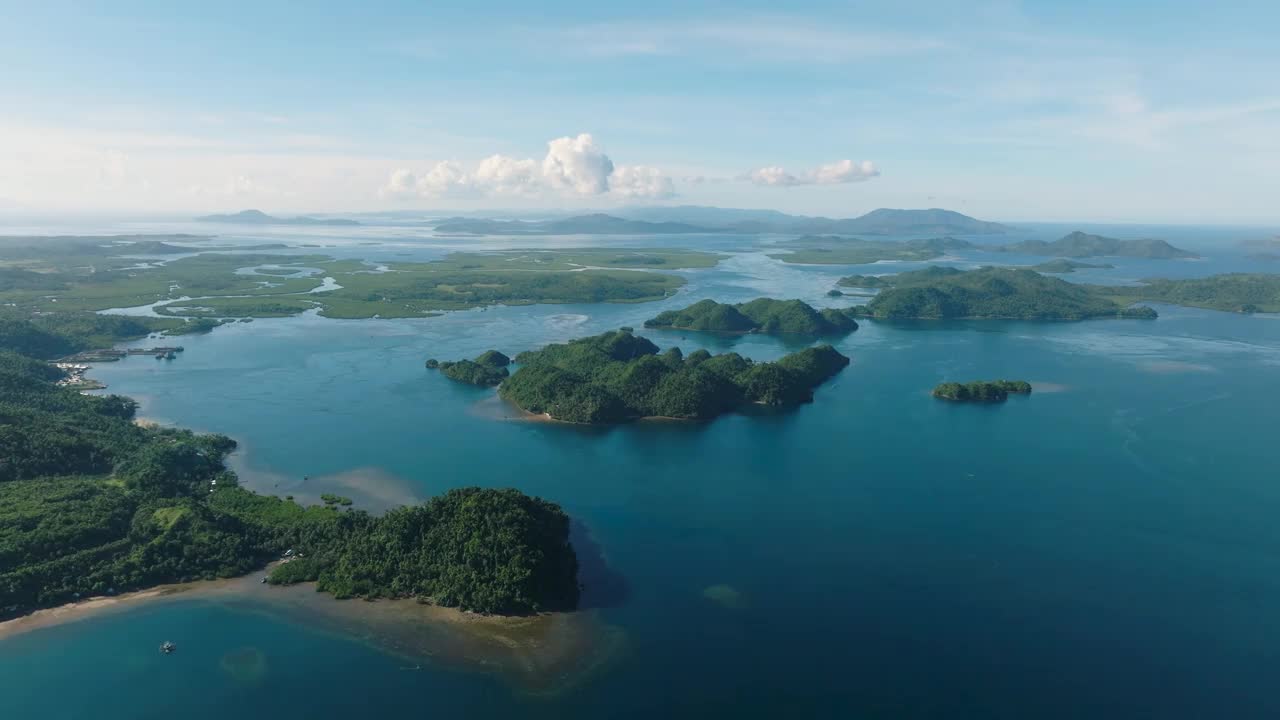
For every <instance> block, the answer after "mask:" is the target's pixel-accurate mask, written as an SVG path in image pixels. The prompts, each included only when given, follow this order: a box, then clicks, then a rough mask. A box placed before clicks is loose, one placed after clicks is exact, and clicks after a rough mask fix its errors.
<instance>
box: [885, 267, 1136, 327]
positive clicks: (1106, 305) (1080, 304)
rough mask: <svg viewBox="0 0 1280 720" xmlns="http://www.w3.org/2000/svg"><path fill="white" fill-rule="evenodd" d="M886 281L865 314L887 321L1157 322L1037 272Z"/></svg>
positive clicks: (930, 273)
mask: <svg viewBox="0 0 1280 720" xmlns="http://www.w3.org/2000/svg"><path fill="white" fill-rule="evenodd" d="M882 282H883V283H884V284H885V285H888V287H887V288H886V289H884V290H881V291H880V292H879V293H878V294H877V295H876V296H875V297H874V298H872V300H871V302H869V303H867V305H866V306H865V307H864V308H862V309H861V310H860V311H861V313H862V314H864V315H867V316H870V317H875V318H886V319H906V318H929V319H945V318H988V319H997V318H1003V319H1021V320H1084V319H1087V318H1096V317H1129V318H1154V317H1155V316H1156V312H1155V311H1154V310H1152V309H1151V308H1147V307H1136V308H1128V307H1125V306H1123V305H1121V304H1120V303H1117V302H1116V301H1115V300H1112V299H1111V298H1108V297H1106V296H1105V295H1103V294H1101V293H1099V292H1098V291H1097V290H1095V289H1093V288H1090V287H1088V286H1084V285H1076V284H1073V283H1070V282H1067V281H1066V280H1062V279H1060V278H1055V277H1047V276H1045V275H1041V274H1040V273H1038V272H1036V271H1034V270H1028V269H1014V268H997V267H985V268H981V269H978V270H970V271H967V272H965V271H960V270H955V269H954V268H945V269H943V268H938V269H928V270H920V271H917V272H914V273H903V274H902V275H899V276H894V277H892V278H884V279H882Z"/></svg>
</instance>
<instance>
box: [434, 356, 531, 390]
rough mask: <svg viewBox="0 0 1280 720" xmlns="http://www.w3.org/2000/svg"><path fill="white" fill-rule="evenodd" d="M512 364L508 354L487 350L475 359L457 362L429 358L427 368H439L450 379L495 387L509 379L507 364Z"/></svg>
mask: <svg viewBox="0 0 1280 720" xmlns="http://www.w3.org/2000/svg"><path fill="white" fill-rule="evenodd" d="M510 364H511V358H509V357H507V356H506V355H503V354H502V353H500V352H498V351H497V350H486V351H485V352H483V353H481V354H480V356H479V357H477V358H476V359H475V360H459V361H457V362H449V361H445V362H440V361H438V360H435V359H431V360H427V369H429V370H435V369H437V368H438V369H439V370H440V372H441V373H442V374H443V375H444V376H445V377H447V378H449V379H450V380H456V381H458V382H461V383H467V384H468V385H478V386H480V387H494V386H496V385H499V384H501V383H502V381H503V380H506V379H507V375H508V374H509V372H508V371H507V366H508V365H510Z"/></svg>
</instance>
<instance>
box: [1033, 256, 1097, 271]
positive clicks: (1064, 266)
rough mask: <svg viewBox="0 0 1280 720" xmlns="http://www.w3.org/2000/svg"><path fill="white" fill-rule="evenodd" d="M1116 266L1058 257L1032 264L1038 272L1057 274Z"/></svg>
mask: <svg viewBox="0 0 1280 720" xmlns="http://www.w3.org/2000/svg"><path fill="white" fill-rule="evenodd" d="M1114 267H1115V265H1109V264H1107V263H1098V264H1093V263H1083V262H1077V261H1075V260H1067V259H1065V258H1058V259H1057V260H1050V261H1048V262H1042V263H1040V264H1039V265H1032V266H1031V269H1032V270H1035V271H1036V272H1042V273H1052V274H1055V275H1065V274H1066V273H1073V272H1075V271H1076V270H1094V269H1096V270H1110V269H1112V268H1114Z"/></svg>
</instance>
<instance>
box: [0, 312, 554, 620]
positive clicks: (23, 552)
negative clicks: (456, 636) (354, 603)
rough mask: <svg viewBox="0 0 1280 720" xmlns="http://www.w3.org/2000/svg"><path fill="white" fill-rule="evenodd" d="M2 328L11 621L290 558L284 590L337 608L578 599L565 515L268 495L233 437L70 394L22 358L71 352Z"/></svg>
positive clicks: (513, 507) (522, 504)
mask: <svg viewBox="0 0 1280 720" xmlns="http://www.w3.org/2000/svg"><path fill="white" fill-rule="evenodd" d="M69 326H75V324H74V323H71V324H70V325H69ZM4 327H5V328H6V334H5V335H3V336H0V342H2V343H3V344H0V347H3V348H6V349H0V618H4V617H12V616H16V615H21V614H24V613H27V612H30V611H32V610H34V609H37V608H40V607H47V606H51V605H57V604H61V603H65V602H69V601H73V600H76V599H79V598H83V597H88V596H91V595H101V594H113V593H120V592H125V591H128V590H136V589H140V588H145V587H149V586H153V585H157V584H161V583H167V582H181V581H188V580H200V579H213V578H219V577H231V576H235V575H241V574H244V573H247V572H250V571H252V570H254V569H256V568H260V567H262V566H263V565H264V564H266V563H267V561H269V560H271V559H273V558H277V557H280V556H281V554H282V553H284V552H285V551H286V550H290V549H292V550H294V551H295V552H296V553H301V554H303V555H304V557H303V558H302V559H300V560H293V561H290V562H288V563H286V564H284V565H282V566H281V567H280V568H279V569H277V570H276V571H275V572H273V574H272V579H273V581H274V582H296V581H300V580H317V581H318V587H319V588H320V589H322V590H325V591H327V592H331V593H333V594H335V595H338V596H340V597H353V596H364V597H419V598H422V599H424V600H430V601H433V602H436V603H439V604H442V605H448V606H456V607H461V608H464V609H469V610H476V611H481V612H502V613H522V612H533V611H539V610H548V609H565V608H572V607H573V606H574V605H575V604H576V602H577V595H578V585H577V581H576V572H577V561H576V558H575V556H574V553H573V549H572V547H570V545H569V543H568V525H569V522H568V518H567V517H566V516H565V515H564V513H563V512H562V511H561V510H560V509H559V508H558V507H556V506H555V505H551V504H549V503H546V502H545V501H542V500H538V499H536V498H529V497H527V496H525V495H522V494H521V493H519V492H517V491H515V490H482V489H479V488H468V489H462V490H454V491H451V492H449V493H448V494H446V495H445V496H443V497H439V498H436V499H434V500H431V501H430V502H428V503H426V504H425V505H423V506H420V507H411V508H401V509H399V510H395V511H392V512H390V513H388V514H387V515H386V516H384V517H380V518H377V517H372V516H369V515H368V514H366V513H364V512H361V511H353V510H350V509H346V510H344V509H342V508H344V507H345V506H347V505H349V503H350V502H351V501H350V500H349V499H348V498H344V497H341V496H336V495H333V496H326V497H323V498H322V500H323V501H324V503H325V504H324V505H317V506H313V507H303V506H301V505H299V504H297V503H295V502H293V501H292V500H290V499H281V498H277V497H270V496H263V495H257V494H255V493H252V492H250V491H248V490H245V489H243V488H240V487H238V486H237V483H236V478H235V475H234V474H232V473H231V472H229V471H228V470H226V468H225V467H224V465H223V462H222V460H223V458H224V456H225V455H226V453H228V452H229V451H230V450H232V449H233V448H234V447H235V443H234V442H233V441H231V440H230V439H229V438H226V437H223V436H220V435H196V434H193V433H191V432H188V431H184V430H174V429H163V428H156V427H142V426H139V425H138V424H136V423H134V422H133V419H134V413H135V410H136V405H135V404H134V403H133V401H131V400H129V399H127V398H122V397H118V396H113V395H112V396H103V397H95V396H88V395H82V394H80V393H78V392H76V391H74V390H72V389H69V388H64V387H59V386H57V385H56V384H55V383H56V381H57V380H59V379H60V378H61V377H62V373H61V371H59V370H57V369H56V368H53V367H52V366H50V365H48V364H47V363H45V362H42V361H41V360H40V359H38V358H36V357H31V356H29V355H25V354H20V353H17V352H14V351H13V349H12V348H15V347H20V348H21V349H23V350H34V351H36V352H37V353H39V354H40V355H42V356H47V355H56V354H58V353H60V352H61V351H62V350H63V349H65V347H66V346H61V345H54V346H50V345H48V344H47V343H48V342H51V341H50V340H48V338H46V337H45V336H42V335H39V334H38V333H36V332H35V331H33V330H32V329H31V327H30V324H29V323H28V325H27V326H22V325H21V323H17V324H15V321H10V322H8V323H6V325H5V326H4ZM88 329H89V330H93V329H94V328H88ZM53 337H55V338H56V337H57V336H53ZM15 339H16V340H18V341H20V342H21V343H22V344H21V345H15V344H10V343H11V342H12V341H14V340H15ZM60 339H61V340H64V341H66V342H69V343H70V346H72V347H78V346H81V344H82V343H83V342H85V341H84V338H83V337H80V336H74V335H73V336H70V337H69V338H67V337H63V338H60Z"/></svg>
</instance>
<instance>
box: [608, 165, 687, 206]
mask: <svg viewBox="0 0 1280 720" xmlns="http://www.w3.org/2000/svg"><path fill="white" fill-rule="evenodd" d="M609 192H611V193H613V194H614V195H617V196H619V197H624V198H645V199H660V198H669V197H671V196H673V195H675V194H676V188H675V183H673V182H672V181H671V178H670V177H667V176H666V175H663V174H662V171H661V170H659V169H658V168H655V167H648V166H646V165H619V166H618V168H617V169H616V170H614V172H613V177H611V178H609Z"/></svg>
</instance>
